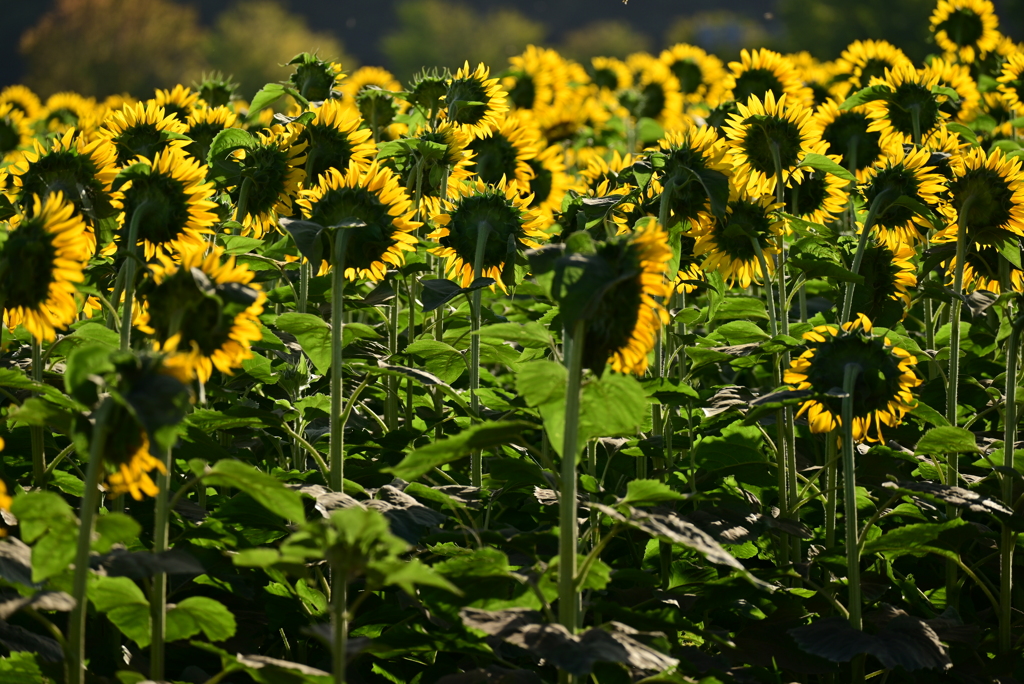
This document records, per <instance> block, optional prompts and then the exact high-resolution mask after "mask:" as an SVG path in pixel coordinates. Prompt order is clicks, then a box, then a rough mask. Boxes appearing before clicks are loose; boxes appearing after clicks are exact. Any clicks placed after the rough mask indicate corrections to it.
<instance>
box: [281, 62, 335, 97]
mask: <svg viewBox="0 0 1024 684" xmlns="http://www.w3.org/2000/svg"><path fill="white" fill-rule="evenodd" d="M288 64H289V65H294V66H295V71H293V72H292V74H291V75H290V76H289V77H288V82H289V83H291V84H292V86H293V87H294V88H295V89H296V90H298V91H299V94H300V95H302V96H303V97H304V98H306V99H307V100H309V101H310V102H321V101H325V100H328V99H330V98H331V91H332V90H334V89H335V88H337V87H338V86H339V84H340V83H341V82H342V80H343V79H344V78H345V75H344V73H343V72H342V70H341V65H340V64H338V63H337V62H329V61H325V60H322V59H320V58H319V57H317V56H316V55H315V54H310V53H308V52H303V53H300V54H298V55H296V56H295V57H294V58H292V61H290V62H288Z"/></svg>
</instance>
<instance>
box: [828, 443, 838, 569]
mask: <svg viewBox="0 0 1024 684" xmlns="http://www.w3.org/2000/svg"><path fill="white" fill-rule="evenodd" d="M839 438H840V435H839V434H837V431H836V430H831V431H829V432H827V433H826V434H825V548H826V549H831V548H832V547H834V546H835V545H836V503H837V501H838V497H837V494H838V492H837V491H836V487H837V486H838V484H839V461H838V460H837V459H836V446H837V442H838V441H839Z"/></svg>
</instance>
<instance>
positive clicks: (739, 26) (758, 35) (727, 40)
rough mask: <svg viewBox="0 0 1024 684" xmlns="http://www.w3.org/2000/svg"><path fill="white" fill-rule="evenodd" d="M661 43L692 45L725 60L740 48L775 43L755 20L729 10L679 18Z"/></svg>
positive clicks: (733, 55) (730, 57) (765, 45)
mask: <svg viewBox="0 0 1024 684" xmlns="http://www.w3.org/2000/svg"><path fill="white" fill-rule="evenodd" d="M665 42H666V43H667V44H668V45H675V44H676V43H689V44H690V45H696V46H697V47H700V48H703V49H705V50H707V51H708V52H710V53H713V54H715V55H716V56H718V57H719V58H720V59H723V60H726V61H728V60H730V59H736V58H737V57H739V54H740V50H742V49H743V48H759V47H772V44H773V43H774V42H775V41H774V40H773V38H772V36H771V34H769V33H768V31H767V30H766V29H765V28H764V26H763V25H762V24H761V23H760V22H759V21H757V20H756V19H753V18H751V17H750V16H748V15H745V14H739V13H738V12H731V11H729V10H715V11H712V12H698V13H697V14H694V15H691V16H688V17H679V18H678V19H676V20H675V21H674V22H673V23H672V25H671V26H670V27H669V29H668V31H666V32H665Z"/></svg>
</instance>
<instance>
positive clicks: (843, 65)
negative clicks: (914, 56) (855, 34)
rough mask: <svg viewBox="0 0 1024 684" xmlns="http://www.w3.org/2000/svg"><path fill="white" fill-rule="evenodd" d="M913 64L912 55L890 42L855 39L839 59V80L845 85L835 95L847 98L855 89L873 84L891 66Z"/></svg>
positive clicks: (837, 68) (837, 62)
mask: <svg viewBox="0 0 1024 684" xmlns="http://www.w3.org/2000/svg"><path fill="white" fill-rule="evenodd" d="M912 65H913V62H911V61H910V58H909V57H907V56H906V55H905V54H903V51H902V50H900V49H899V48H898V47H896V46H895V45H893V44H892V43H890V42H888V41H885V40H855V41H853V42H852V43H850V44H849V45H848V46H847V47H846V49H845V50H843V52H842V54H841V55H839V59H837V60H836V66H835V69H836V71H837V72H838V73H837V83H838V84H839V85H841V86H842V87H840V88H839V90H840V91H841V92H837V93H835V95H836V97H838V98H839V99H841V100H842V99H846V97H847V96H849V95H852V94H853V91H857V90H860V89H861V88H864V87H866V86H867V85H869V84H870V83H871V80H872V79H874V78H882V77H884V76H885V71H886V70H887V69H895V68H897V67H903V66H912Z"/></svg>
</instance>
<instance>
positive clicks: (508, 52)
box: [381, 0, 545, 79]
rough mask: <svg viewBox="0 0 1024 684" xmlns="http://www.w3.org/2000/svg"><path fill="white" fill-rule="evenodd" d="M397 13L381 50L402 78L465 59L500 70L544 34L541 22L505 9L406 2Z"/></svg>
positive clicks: (415, 0)
mask: <svg viewBox="0 0 1024 684" xmlns="http://www.w3.org/2000/svg"><path fill="white" fill-rule="evenodd" d="M397 11H398V24H399V26H398V29H397V30H396V31H394V32H393V33H390V34H389V35H387V36H385V37H384V39H383V40H382V41H381V50H382V51H383V52H384V54H385V55H386V56H387V58H388V60H389V62H390V64H391V66H392V67H393V69H394V71H395V73H396V74H397V75H398V76H399V78H403V79H408V78H409V77H410V76H412V75H413V74H414V73H415V72H417V71H419V70H420V69H421V68H423V67H433V66H444V67H449V68H455V67H459V66H462V63H463V62H464V61H465V60H467V59H468V60H469V62H470V64H472V65H474V66H475V65H476V64H477V63H478V62H483V63H484V64H486V65H488V66H490V67H491V68H492V69H493V70H495V71H500V70H502V69H503V68H504V67H505V63H506V60H507V59H508V58H509V57H511V56H513V55H516V54H519V53H520V52H522V51H523V49H524V48H525V47H526V46H527V45H529V44H530V43H539V42H540V41H541V40H542V39H543V38H544V33H545V30H544V26H543V25H542V24H539V23H537V22H535V21H531V20H529V19H527V18H526V17H525V16H523V15H522V14H520V13H519V12H517V11H516V10H510V9H498V10H495V11H493V12H490V13H488V14H486V15H483V14H480V13H478V12H477V11H475V10H474V9H472V8H471V7H469V6H467V5H463V4H461V3H458V2H449V1H447V0H408V1H407V2H402V3H401V4H399V5H398V9H397Z"/></svg>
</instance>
